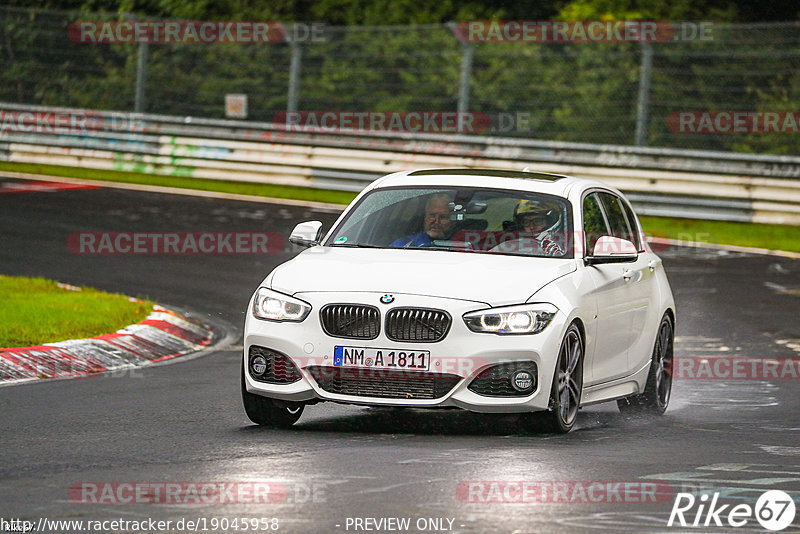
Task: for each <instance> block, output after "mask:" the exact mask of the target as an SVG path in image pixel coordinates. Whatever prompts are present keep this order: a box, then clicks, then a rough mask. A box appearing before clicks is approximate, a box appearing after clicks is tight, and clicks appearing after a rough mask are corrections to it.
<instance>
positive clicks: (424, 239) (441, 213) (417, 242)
mask: <svg viewBox="0 0 800 534" xmlns="http://www.w3.org/2000/svg"><path fill="white" fill-rule="evenodd" d="M452 201H453V197H452V196H451V195H450V194H448V193H435V194H433V195H431V197H430V198H429V199H428V202H426V203H425V219H424V220H423V224H422V229H423V231H422V232H420V233H418V234H413V235H408V236H405V237H401V238H399V239H395V240H394V241H392V242H391V243H390V244H389V246H390V247H397V248H406V247H428V246H430V245H432V244H433V241H434V240H435V239H447V238H448V237H449V236H450V232H451V231H452V230H453V224H454V223H453V220H452V219H451V216H452V214H453V211H452V209H451V208H450V203H451V202H452Z"/></svg>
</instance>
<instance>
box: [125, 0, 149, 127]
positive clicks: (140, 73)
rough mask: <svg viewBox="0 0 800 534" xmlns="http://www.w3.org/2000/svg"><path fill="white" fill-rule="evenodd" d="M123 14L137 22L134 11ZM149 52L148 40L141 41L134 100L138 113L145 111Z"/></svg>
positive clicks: (127, 18)
mask: <svg viewBox="0 0 800 534" xmlns="http://www.w3.org/2000/svg"><path fill="white" fill-rule="evenodd" d="M122 16H123V17H125V20H128V21H130V22H136V15H134V14H133V13H123V15H122ZM147 52H148V50H147V42H145V41H142V42H140V43H139V50H138V57H137V60H136V89H135V93H134V101H133V110H134V111H135V112H136V113H144V105H145V102H144V95H145V93H144V85H145V83H146V82H147V55H148V54H147Z"/></svg>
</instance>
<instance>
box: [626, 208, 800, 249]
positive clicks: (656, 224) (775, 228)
mask: <svg viewBox="0 0 800 534" xmlns="http://www.w3.org/2000/svg"><path fill="white" fill-rule="evenodd" d="M639 219H640V221H641V223H642V228H643V229H644V233H645V234H647V235H652V236H656V237H669V238H670V239H675V240H677V241H700V242H703V243H718V244H722V245H738V246H740V247H757V248H766V249H771V250H785V251H788V252H800V227H797V226H786V225H782V224H761V223H743V222H725V221H707V220H704V219H676V218H672V217H649V216H645V215H643V216H641V217H639Z"/></svg>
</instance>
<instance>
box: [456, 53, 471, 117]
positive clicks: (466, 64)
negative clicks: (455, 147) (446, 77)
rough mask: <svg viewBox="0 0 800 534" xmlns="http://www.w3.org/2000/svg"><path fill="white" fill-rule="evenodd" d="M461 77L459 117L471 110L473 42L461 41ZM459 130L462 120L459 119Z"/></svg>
mask: <svg viewBox="0 0 800 534" xmlns="http://www.w3.org/2000/svg"><path fill="white" fill-rule="evenodd" d="M461 50H462V54H461V78H460V80H459V83H458V113H459V117H461V116H462V114H463V113H467V111H468V110H469V82H470V79H471V78H472V58H473V56H474V54H475V50H474V48H473V47H472V44H471V43H465V42H464V43H461ZM458 122H459V131H460V126H461V121H460V120H459V121H458Z"/></svg>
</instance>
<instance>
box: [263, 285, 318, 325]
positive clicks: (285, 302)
mask: <svg viewBox="0 0 800 534" xmlns="http://www.w3.org/2000/svg"><path fill="white" fill-rule="evenodd" d="M309 312H311V305H310V304H309V303H307V302H303V301H302V300H300V299H296V298H294V297H290V296H289V295H284V294H283V293H278V292H277V291H273V290H271V289H267V288H266V287H260V288H258V291H256V297H255V298H254V299H253V316H254V317H255V318H256V319H263V320H265V321H290V322H297V323H299V322H300V321H302V320H303V319H305V318H306V317H308V314H309Z"/></svg>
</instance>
